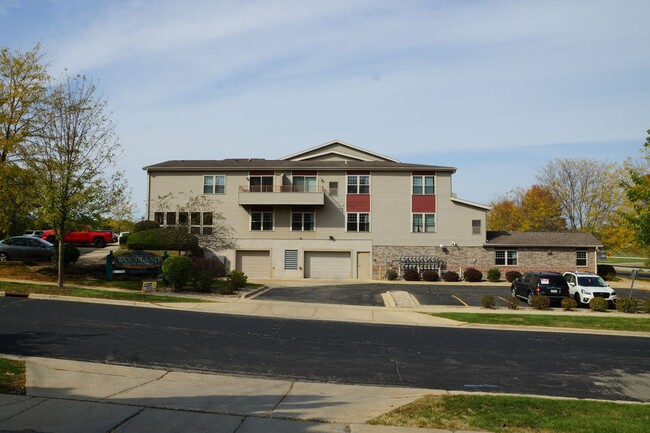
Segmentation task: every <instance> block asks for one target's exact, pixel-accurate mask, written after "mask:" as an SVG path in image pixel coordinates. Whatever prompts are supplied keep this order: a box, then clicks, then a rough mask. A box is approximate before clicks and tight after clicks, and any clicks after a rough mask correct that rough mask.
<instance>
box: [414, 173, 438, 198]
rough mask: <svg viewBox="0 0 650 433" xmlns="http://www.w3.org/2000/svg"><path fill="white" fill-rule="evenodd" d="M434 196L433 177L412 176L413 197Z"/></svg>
mask: <svg viewBox="0 0 650 433" xmlns="http://www.w3.org/2000/svg"><path fill="white" fill-rule="evenodd" d="M423 194H427V195H433V194H435V177H434V176H413V195H423Z"/></svg>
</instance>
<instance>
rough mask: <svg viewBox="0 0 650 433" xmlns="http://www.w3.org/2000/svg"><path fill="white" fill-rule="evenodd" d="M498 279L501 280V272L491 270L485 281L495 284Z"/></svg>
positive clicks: (494, 269)
mask: <svg viewBox="0 0 650 433" xmlns="http://www.w3.org/2000/svg"><path fill="white" fill-rule="evenodd" d="M500 278H501V271H500V270H499V268H492V269H490V270H488V273H487V279H488V281H489V282H491V283H496V282H498V281H499V279H500Z"/></svg>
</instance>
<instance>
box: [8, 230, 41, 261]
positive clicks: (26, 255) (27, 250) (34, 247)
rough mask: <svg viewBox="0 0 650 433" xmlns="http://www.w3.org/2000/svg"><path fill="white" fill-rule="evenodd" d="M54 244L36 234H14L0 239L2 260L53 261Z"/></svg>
mask: <svg viewBox="0 0 650 433" xmlns="http://www.w3.org/2000/svg"><path fill="white" fill-rule="evenodd" d="M53 254H54V245H52V244H51V243H49V242H47V241H44V240H43V239H39V238H35V237H34V236H13V237H11V238H8V239H5V240H3V241H0V262H6V261H7V260H42V261H51V260H52V255H53Z"/></svg>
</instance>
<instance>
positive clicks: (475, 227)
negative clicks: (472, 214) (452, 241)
mask: <svg viewBox="0 0 650 433" xmlns="http://www.w3.org/2000/svg"><path fill="white" fill-rule="evenodd" d="M472 234H473V235H480V234H481V220H472Z"/></svg>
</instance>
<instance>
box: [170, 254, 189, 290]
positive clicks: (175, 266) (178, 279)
mask: <svg viewBox="0 0 650 433" xmlns="http://www.w3.org/2000/svg"><path fill="white" fill-rule="evenodd" d="M162 271H163V274H165V278H167V280H168V281H169V282H170V283H171V284H172V286H174V289H175V290H183V289H184V288H185V286H186V285H187V283H188V282H189V281H190V279H191V278H192V273H193V272H194V263H192V259H190V258H189V257H185V256H172V257H169V258H168V259H167V260H165V261H164V262H163V265H162Z"/></svg>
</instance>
